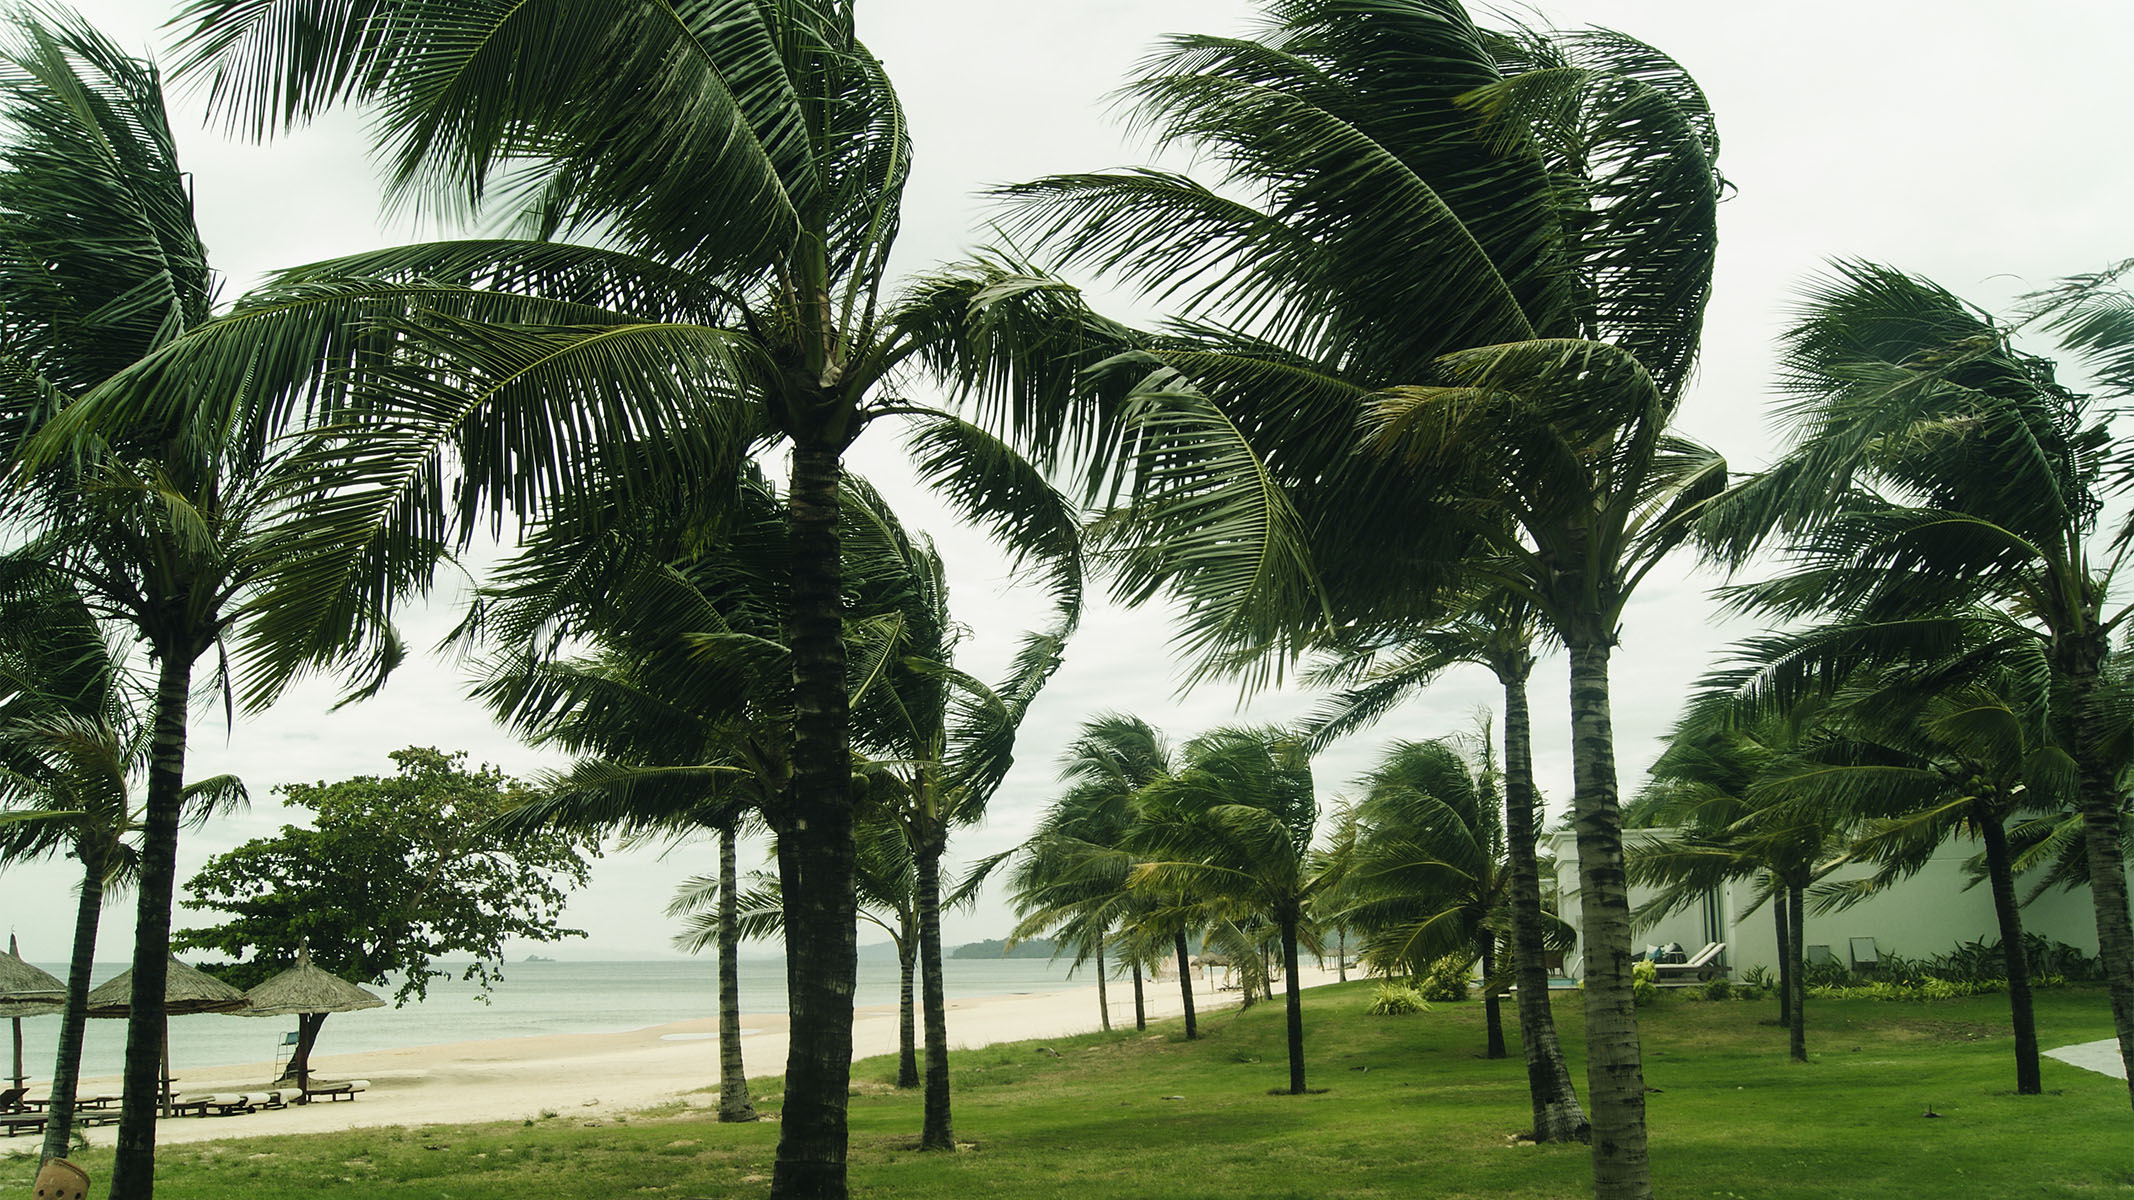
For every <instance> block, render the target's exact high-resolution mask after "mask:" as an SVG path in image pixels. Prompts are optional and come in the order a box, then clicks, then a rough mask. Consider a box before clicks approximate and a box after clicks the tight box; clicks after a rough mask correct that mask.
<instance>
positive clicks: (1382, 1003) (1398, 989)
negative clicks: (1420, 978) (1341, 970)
mask: <svg viewBox="0 0 2134 1200" xmlns="http://www.w3.org/2000/svg"><path fill="white" fill-rule="evenodd" d="M1460 998H1461V999H1463V1000H1464V999H1466V997H1465V996H1464V995H1463V996H1461V997H1460ZM1364 1011H1365V1012H1367V1013H1370V1014H1371V1015H1372V1016H1374V1017H1405V1016H1407V1015H1408V1014H1409V1013H1419V1012H1429V1011H1430V1001H1429V1000H1428V999H1426V998H1425V997H1424V996H1423V993H1422V992H1420V991H1418V990H1416V988H1415V986H1414V985H1413V984H1405V983H1391V982H1388V983H1381V984H1379V985H1378V990H1377V991H1374V992H1372V993H1371V1004H1370V1007H1368V1008H1366V1009H1364Z"/></svg>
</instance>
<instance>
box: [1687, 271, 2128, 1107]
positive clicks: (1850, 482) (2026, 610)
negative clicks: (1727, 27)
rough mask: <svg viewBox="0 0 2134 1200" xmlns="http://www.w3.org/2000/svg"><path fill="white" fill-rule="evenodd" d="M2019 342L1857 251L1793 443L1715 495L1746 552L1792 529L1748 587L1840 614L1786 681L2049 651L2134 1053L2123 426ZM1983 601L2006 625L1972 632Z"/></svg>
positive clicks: (1807, 351)
mask: <svg viewBox="0 0 2134 1200" xmlns="http://www.w3.org/2000/svg"><path fill="white" fill-rule="evenodd" d="M2088 294H2089V293H2087V292H2086V291H2084V290H2083V289H2080V288H2077V289H2076V290H2075V291H2074V292H2073V293H2070V295H2072V296H2074V297H2076V298H2077V300H2079V299H2080V298H2081V297H2082V296H2085V295H2088ZM2071 303H2074V301H2071ZM2066 311H2067V312H2068V313H2070V314H2072V313H2076V312H2079V307H2075V308H2069V309H2067V310H2066ZM2084 328H2085V327H2084V326H2081V325H2079V324H2077V325H2074V326H2071V327H2070V328H2069V330H2068V332H2069V337H2070V339H2071V344H2072V345H2073V346H2074V348H2075V349H2076V350H2077V351H2078V352H2081V353H2085V354H2091V353H2095V352H2096V349H2097V348H2096V347H2095V346H2094V345H2092V344H2091V343H2090V342H2088V341H2085V338H2084V333H2083V329H2084ZM2009 336H2010V331H2008V330H2007V329H2004V328H2003V327H2002V326H2000V325H1999V324H1998V323H1996V322H1995V321H1994V320H1993V319H1992V318H1991V317H1989V316H1987V315H1986V314H1984V313H1982V312H1980V311H1979V310H1977V309H1975V308H1973V307H1972V306H1970V305H1968V304H1966V303H1964V302H1963V301H1962V300H1960V299H1959V298H1957V297H1956V296H1954V295H1952V294H1950V293H1949V292H1947V291H1946V290H1944V289H1942V288H1940V287H1938V286H1937V285H1935V284H1933V283H1931V282H1929V281H1927V280H1923V279H1919V278H1917V277H1915V276H1910V275H1906V274H1904V273H1903V272H1901V271H1897V270H1895V269H1892V268H1890V267H1885V266H1880V265H1877V264H1871V263H1841V264H1839V265H1838V266H1837V267H1836V268H1835V269H1834V270H1833V272H1832V273H1831V274H1830V275H1829V276H1828V277H1826V278H1825V279H1823V280H1821V281H1818V282H1817V283H1816V284H1814V285H1813V286H1812V287H1811V289H1810V291H1809V293H1808V295H1807V298H1806V300H1805V301H1804V303H1803V306H1802V309H1801V312H1800V315H1799V319H1798V320H1797V321H1796V323H1795V325H1794V327H1793V328H1792V330H1791V331H1790V332H1789V333H1788V335H1787V338H1786V341H1785V344H1784V355H1785V358H1784V375H1783V381H1784V383H1785V386H1786V388H1787V390H1788V392H1789V393H1790V395H1791V396H1792V397H1793V401H1792V410H1791V414H1790V423H1791V426H1792V435H1793V438H1794V443H1793V446H1792V447H1791V448H1790V449H1789V450H1788V452H1787V453H1786V454H1785V455H1784V456H1783V457H1782V458H1780V459H1779V460H1778V461H1777V462H1776V463H1774V464H1773V466H1772V467H1771V469H1770V470H1769V471H1767V472H1765V473H1764V474H1762V475H1760V476H1758V477H1756V478H1754V479H1752V480H1750V481H1749V482H1748V483H1746V484H1744V485H1743V486H1742V487H1741V488H1739V489H1738V490H1737V491H1736V493H1735V494H1733V495H1732V496H1730V497H1729V498H1728V501H1727V502H1726V503H1725V504H1723V505H1719V506H1716V507H1715V509H1714V512H1713V515H1712V518H1711V523H1710V525H1709V527H1708V531H1709V533H1710V535H1711V536H1712V538H1713V539H1714V541H1715V543H1716V544H1717V545H1718V546H1719V547H1720V549H1721V552H1722V553H1723V554H1724V555H1725V556H1726V557H1727V558H1728V559H1729V560H1730V561H1732V562H1734V563H1736V564H1739V563H1740V562H1742V561H1745V559H1746V556H1747V555H1748V554H1750V553H1751V552H1753V551H1754V550H1755V549H1756V548H1757V547H1758V546H1760V545H1762V544H1763V543H1764V542H1765V541H1766V540H1768V539H1771V538H1773V537H1776V536H1785V537H1788V538H1789V539H1790V544H1789V551H1790V553H1791V555H1792V561H1791V563H1790V564H1789V569H1788V570H1787V571H1786V572H1785V573H1784V574H1783V575H1781V576H1779V577H1777V578H1774V579H1772V580H1769V581H1766V582H1763V583H1759V584H1755V585H1750V586H1747V587H1744V588H1743V589H1741V590H1740V591H1739V592H1738V593H1737V594H1736V598H1737V600H1738V601H1739V603H1741V604H1742V605H1743V606H1744V607H1753V608H1756V609H1758V610H1760V611H1764V612H1767V613H1770V614H1772V615H1774V616H1777V617H1780V618H1795V617H1816V618H1819V619H1822V620H1824V621H1825V622H1827V623H1828V629H1827V631H1826V632H1825V633H1824V634H1822V635H1821V636H1820V637H1818V638H1815V639H1811V640H1804V641H1803V643H1802V645H1801V647H1800V648H1799V650H1798V652H1797V653H1796V654H1795V655H1794V656H1792V657H1791V658H1790V659H1787V660H1784V661H1782V662H1780V663H1778V664H1777V666H1776V667H1775V669H1774V670H1773V672H1772V673H1771V674H1770V676H1769V677H1768V683H1769V685H1770V686H1773V687H1788V686H1795V685H1796V683H1797V681H1800V680H1804V679H1805V680H1812V679H1813V678H1815V676H1816V675H1817V673H1818V670H1819V668H1820V665H1821V664H1823V663H1825V662H1827V661H1829V660H1830V659H1831V658H1832V657H1833V656H1841V657H1843V658H1844V659H1845V660H1846V663H1847V665H1851V664H1855V663H1863V662H1865V663H1872V662H1877V661H1933V660H1935V659H1938V658H1942V657H1946V656H1951V655H1959V654H1971V655H1976V654H1979V653H1981V651H1980V650H1978V649H1975V647H1978V646H1987V647H2001V648H2003V649H2005V648H2007V647H2011V646H2015V645H2020V644H2024V643H2029V644H2031V645H2033V646H2034V647H2040V648H2042V650H2043V652H2044V653H2045V654H2046V655H2047V657H2046V661H2047V662H2048V663H2049V664H2050V668H2051V671H2052V673H2053V676H2054V679H2055V681H2056V687H2055V689H2054V694H2053V699H2054V703H2055V705H2056V707H2057V709H2058V710H2059V711H2058V712H2057V714H2056V715H2055V717H2054V718H2053V720H2052V721H2051V722H2050V724H2049V726H2048V728H2052V729H2055V730H2058V731H2060V732H2058V733H2056V734H2055V737H2056V740H2058V742H2059V744H2060V745H2061V746H2062V747H2063V748H2064V749H2065V751H2066V752H2067V753H2068V754H2070V755H2071V756H2072V757H2073V759H2074V761H2075V763H2076V764H2077V766H2078V768H2079V771H2080V778H2081V781H2082V786H2081V788H2080V791H2079V793H2078V794H2079V796H2080V809H2081V812H2082V840H2083V845H2084V850H2085V855H2086V857H2087V860H2088V866H2089V873H2090V881H2091V894H2092V898H2093V900H2094V902H2095V908H2096V916H2097V932H2098V955H2099V957H2100V958H2102V959H2103V960H2104V963H2105V971H2106V978H2107V981H2108V984H2109V987H2110V989H2111V994H2112V1011H2113V1022H2114V1025H2115V1027H2116V1029H2117V1031H2118V1035H2119V1042H2120V1053H2121V1056H2122V1057H2123V1058H2125V1059H2126V1060H2127V1061H2128V1062H2130V1063H2134V922H2130V920H2129V917H2128V910H2127V897H2126V888H2125V882H2124V880H2125V863H2124V853H2123V849H2122V844H2121V837H2122V827H2121V823H2122V816H2121V808H2122V801H2121V797H2120V794H2119V791H2118V788H2117V785H2116V783H2115V780H2116V778H2117V775H2118V767H2119V764H2118V762H2117V761H2115V759H2114V758H2113V756H2112V755H2111V754H2110V753H2109V752H2108V749H2107V746H2106V739H2105V738H2103V737H2102V736H2100V734H2101V731H2102V728H2103V726H2102V724H2101V722H2102V716H2103V714H2102V712H2101V702H2100V682H2101V679H2102V676H2103V671H2104V664H2105V659H2106V655H2107V652H2108V649H2109V642H2110V637H2111V634H2112V633H2113V631H2114V630H2116V629H2117V628H2119V627H2120V626H2121V625H2122V624H2123V623H2124V621H2125V619H2126V615H2127V610H2126V609H2125V608H2118V609H2114V608H2111V607H2110V606H2109V602H2108V599H2107V596H2108V590H2109V586H2110V583H2111V580H2112V576H2113V574H2114V571H2115V570H2116V567H2117V565H2118V562H2119V560H2120V557H2121V556H2123V554H2124V552H2125V545H2126V544H2125V543H2122V544H2121V546H2120V547H2119V549H2117V550H2115V551H2114V552H2113V555H2112V556H2111V558H2110V559H2109V560H2107V561H2105V562H2102V563H2098V562H2093V561H2092V559H2091V557H2090V554H2089V550H2088V547H2087V540H2088V538H2089V536H2090V534H2091V532H2092V530H2093V526H2094V524H2095V521H2096V518H2097V515H2098V509H2099V498H2098V487H2099V482H2100V479H2101V476H2102V472H2103V470H2104V469H2105V456H2106V451H2107V445H2108V437H2107V433H2106V430H2105V428H2104V426H2103V424H2102V422H2101V421H2098V420H2097V419H2096V418H2095V417H2094V416H2093V415H2092V412H2091V409H2090V406H2089V405H2088V403H2087V402H2086V401H2085V400H2083V398H2081V397H2079V396H2076V395H2075V394H2073V393H2072V392H2070V391H2068V390H2067V389H2066V388H2064V387H2062V386H2060V385H2059V384H2058V383H2056V382H2055V381H2054V377H2053V369H2052V364H2050V363H2049V362H2046V361H2045V360H2043V359H2039V358H2036V357H2034V356H2031V355H2028V354H2025V353H2022V352H2020V351H2018V350H2016V349H2015V348H2014V347H2013V346H2012V345H2011V344H2010V342H2009ZM2107 366H2109V363H2108V362H2107ZM1981 615H1983V616H1984V618H1985V619H1986V620H1987V621H1989V622H1990V623H1991V624H1992V626H1993V628H1992V629H1991V630H1989V631H1987V632H1985V633H1983V634H1973V633H1968V632H1966V631H1967V630H1969V629H1970V628H1971V626H1972V624H1973V623H1974V622H1975V621H1976V620H1977V619H1978V618H1979V617H1980V616H1981ZM2130 1086H2134V1085H2130ZM2130 1098H2134V1092H2130Z"/></svg>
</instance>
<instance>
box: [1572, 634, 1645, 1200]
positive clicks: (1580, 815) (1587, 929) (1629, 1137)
mask: <svg viewBox="0 0 2134 1200" xmlns="http://www.w3.org/2000/svg"><path fill="white" fill-rule="evenodd" d="M1565 640H1566V641H1567V642H1569V643H1570V650H1571V767H1572V775H1573V784H1574V786H1573V813H1574V825H1575V827H1576V829H1577V832H1578V883H1579V893H1580V897H1581V903H1582V906H1583V907H1582V914H1581V925H1582V927H1583V937H1584V942H1585V953H1586V987H1585V1007H1586V1096H1587V1098H1588V1099H1589V1100H1590V1101H1591V1102H1592V1105H1593V1108H1592V1121H1593V1193H1594V1197H1595V1200H1649V1198H1650V1197H1651V1195H1652V1163H1651V1161H1650V1159H1649V1158H1648V1157H1647V1152H1646V1145H1645V1068H1644V1063H1643V1061H1642V1060H1641V1058H1640V1057H1639V1053H1638V1014H1637V1004H1636V1001H1635V999H1634V998H1633V996H1632V993H1631V975H1630V969H1631V967H1630V887H1629V878H1628V876H1627V874H1626V873H1625V871H1624V868H1623V823H1622V813H1621V812H1620V810H1619V808H1618V797H1617V792H1616V776H1615V725H1614V719H1613V716H1612V715H1611V713H1610V711H1609V701H1608V654H1609V647H1608V637H1607V636H1605V635H1603V636H1588V637H1580V638H1573V637H1566V639H1565Z"/></svg>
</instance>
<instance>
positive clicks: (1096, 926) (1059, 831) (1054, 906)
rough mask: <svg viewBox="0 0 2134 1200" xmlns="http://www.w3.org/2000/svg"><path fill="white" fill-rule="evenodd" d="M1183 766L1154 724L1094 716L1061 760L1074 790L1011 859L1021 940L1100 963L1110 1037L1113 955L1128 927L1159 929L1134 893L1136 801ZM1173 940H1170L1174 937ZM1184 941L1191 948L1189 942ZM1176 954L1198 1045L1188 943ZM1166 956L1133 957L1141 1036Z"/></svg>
mask: <svg viewBox="0 0 2134 1200" xmlns="http://www.w3.org/2000/svg"><path fill="white" fill-rule="evenodd" d="M1175 769H1176V764H1175V763H1174V762H1173V760H1172V753H1171V748H1170V746H1169V745H1168V744H1166V742H1165V741H1164V738H1163V735H1162V734H1160V733H1158V732H1157V731H1156V729H1155V727H1154V726H1151V725H1150V724H1149V723H1148V722H1146V721H1143V720H1142V719H1141V718H1139V717H1134V716H1127V715H1124V714H1120V713H1104V714H1100V715H1098V716H1095V717H1092V718H1090V719H1089V720H1088V721H1085V722H1084V723H1083V725H1082V731H1081V733H1080V735H1079V736H1077V737H1076V738H1075V740H1074V741H1073V742H1071V743H1069V744H1068V747H1067V749H1066V750H1065V751H1064V752H1063V753H1062V755H1061V758H1060V778H1061V779H1062V780H1064V781H1066V782H1068V783H1069V785H1070V786H1069V787H1068V789H1067V791H1066V792H1065V793H1064V794H1063V795H1062V796H1061V797H1060V798H1059V799H1058V800H1057V801H1055V802H1054V803H1053V805H1052V807H1051V808H1049V809H1047V810H1046V812H1045V815H1044V816H1043V817H1042V818H1040V819H1039V821H1038V827H1037V832H1036V833H1034V834H1032V835H1031V836H1030V838H1029V839H1028V840H1026V841H1025V842H1024V843H1023V844H1022V845H1021V846H1018V847H1016V849H1015V850H1013V851H1010V852H1009V855H1008V857H1013V858H1014V859H1015V863H1014V865H1013V866H1012V867H1011V868H1010V873H1009V876H1008V889H1009V894H1010V895H1011V896H1013V897H1014V901H1015V911H1016V915H1017V916H1018V917H1019V918H1020V921H1019V922H1018V924H1017V925H1016V927H1015V932H1014V934H1013V936H1014V937H1015V938H1016V939H1018V940H1019V939H1022V938H1030V937H1038V936H1041V935H1042V936H1048V937H1052V938H1055V939H1057V940H1058V941H1059V942H1060V944H1061V946H1062V948H1063V950H1064V951H1065V952H1067V953H1070V954H1072V955H1073V956H1074V962H1073V965H1074V966H1075V967H1080V966H1081V965H1082V964H1083V963H1085V962H1088V961H1089V960H1091V959H1092V958H1093V959H1095V960H1096V969H1097V1002H1098V1006H1099V1012H1100V1014H1101V1016H1102V1020H1103V1025H1104V1028H1105V1029H1107V1030H1109V1029H1110V1028H1111V1013H1110V1010H1109V1008H1108V1006H1107V1001H1106V998H1105V994H1104V975H1105V971H1104V952H1105V948H1106V946H1107V945H1109V944H1111V941H1112V939H1113V937H1114V935H1115V933H1117V932H1119V931H1121V930H1122V929H1129V928H1132V927H1136V926H1144V925H1145V926H1146V927H1147V928H1148V929H1150V930H1153V928H1154V925H1155V921H1154V914H1153V912H1151V911H1150V910H1151V905H1150V903H1149V901H1148V898H1147V895H1146V894H1145V893H1140V892H1136V891H1134V890H1133V889H1132V888H1130V887H1129V886H1128V876H1129V873H1130V871H1131V868H1132V866H1133V863H1132V860H1131V857H1130V856H1128V855H1126V854H1125V853H1124V849H1123V847H1124V843H1125V839H1126V833H1127V830H1128V829H1129V828H1130V827H1131V826H1132V824H1133V819H1134V795H1135V793H1137V792H1139V791H1140V790H1141V789H1142V788H1144V787H1147V786H1148V785H1149V784H1152V783H1154V782H1156V781H1157V780H1159V779H1163V778H1165V777H1167V776H1169V775H1170V774H1171V773H1172V772H1173V771H1174V770H1175ZM1129 940H1130V941H1142V942H1145V941H1146V939H1134V938H1131V937H1130V938H1129ZM1165 940H1171V939H1170V938H1169V936H1168V931H1166V932H1165ZM1177 941H1178V942H1179V943H1182V942H1183V937H1182V936H1181V937H1179V938H1178V939H1177ZM1169 948H1170V947H1165V948H1163V949H1169ZM1175 952H1176V953H1177V955H1178V964H1179V978H1180V983H1179V986H1180V988H1181V993H1180V994H1181V997H1182V999H1183V1000H1184V1003H1185V1020H1186V1029H1187V1037H1189V1038H1190V1037H1192V1036H1193V1034H1194V1032H1195V1030H1194V1025H1195V1016H1194V1012H1193V993H1192V988H1193V981H1192V976H1191V973H1190V972H1188V971H1187V970H1186V958H1185V950H1184V948H1183V946H1182V944H1181V945H1178V946H1177V947H1176V948H1175ZM1161 954H1162V949H1159V948H1158V947H1156V946H1154V945H1150V944H1140V945H1136V946H1135V947H1134V948H1132V949H1129V950H1128V952H1127V954H1126V958H1127V960H1128V963H1129V966H1130V968H1131V969H1132V971H1133V978H1134V1027H1135V1028H1137V1029H1143V1028H1146V1027H1147V1018H1146V1014H1145V1012H1144V1011H1143V1008H1142V1004H1141V966H1142V964H1143V963H1144V962H1150V961H1154V960H1155V959H1157V958H1159V957H1161Z"/></svg>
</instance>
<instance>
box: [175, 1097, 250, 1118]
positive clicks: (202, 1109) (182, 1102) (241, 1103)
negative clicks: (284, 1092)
mask: <svg viewBox="0 0 2134 1200" xmlns="http://www.w3.org/2000/svg"><path fill="white" fill-rule="evenodd" d="M271 1099H272V1095H271V1094H270V1093H267V1092H208V1093H205V1094H201V1095H194V1096H180V1097H178V1098H177V1099H176V1100H173V1101H171V1102H170V1111H171V1115H172V1116H178V1117H183V1116H195V1117H208V1116H214V1117H232V1116H236V1115H237V1114H238V1113H248V1112H256V1111H258V1110H259V1109H261V1108H263V1107H265V1106H266V1105H267V1104H268V1102H269V1101H270V1100H271Z"/></svg>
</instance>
